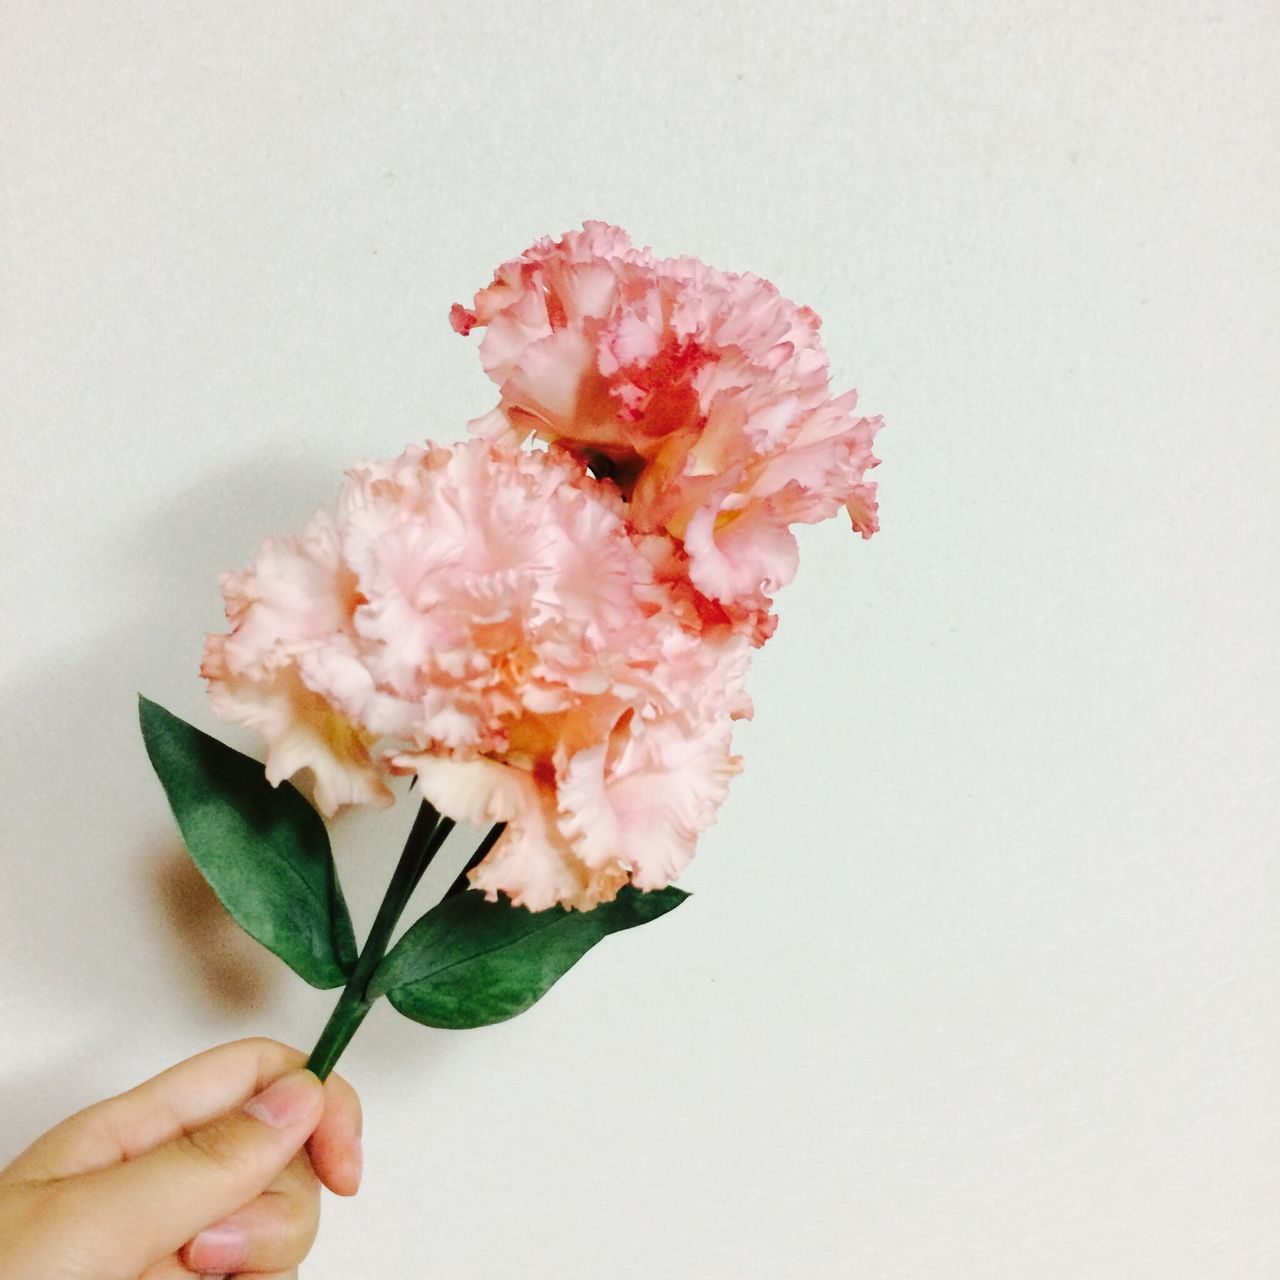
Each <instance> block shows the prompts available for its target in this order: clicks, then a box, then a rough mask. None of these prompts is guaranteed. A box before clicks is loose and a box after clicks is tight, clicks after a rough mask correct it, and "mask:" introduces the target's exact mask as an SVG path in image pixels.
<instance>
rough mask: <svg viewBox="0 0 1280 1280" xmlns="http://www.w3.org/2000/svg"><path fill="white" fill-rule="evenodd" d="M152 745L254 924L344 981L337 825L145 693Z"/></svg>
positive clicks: (347, 924)
mask: <svg viewBox="0 0 1280 1280" xmlns="http://www.w3.org/2000/svg"><path fill="white" fill-rule="evenodd" d="M138 718H139V720H140V722H141V724H142V737H143V740H144V741H145V742H146V744H147V754H148V755H149V756H150V757H151V763H152V765H153V766H154V768H155V771H156V773H157V774H158V775H159V777H160V781H161V783H163V785H164V790H165V794H166V795H167V796H168V797H169V806H170V808H172V810H173V816H174V817H175V818H177V820H178V827H179V829H180V830H181V831H182V838H183V840H184V841H185V842H186V845H187V849H188V850H189V851H190V853H191V856H192V858H193V859H194V860H195V864H196V866H197V867H199V868H200V871H201V874H202V875H203V876H204V878H205V879H206V880H207V881H208V882H209V883H210V885H212V886H213V891H214V893H216V894H217V895H218V897H219V898H220V899H221V901H222V905H223V906H224V907H226V909H227V910H228V911H229V912H230V913H231V915H232V916H233V917H234V918H235V921H236V923H237V924H238V925H240V927H241V928H242V929H244V930H245V932H246V933H248V934H250V935H251V936H252V937H254V938H256V939H257V940H258V941H259V942H261V943H262V945H263V946H264V947H266V948H267V949H268V950H269V951H273V952H275V954H276V955H278V956H279V957H280V959H281V960H283V961H284V962H285V964H287V965H288V966H289V967H290V968H291V969H293V970H294V971H295V972H297V973H298V974H300V975H301V976H302V977H303V978H305V979H306V980H307V981H308V982H309V983H310V984H311V985H312V986H313V987H320V988H321V989H322V990H323V989H327V988H330V987H340V986H342V984H343V983H344V982H345V981H346V980H347V977H348V976H349V974H350V973H351V970H352V969H353V968H354V966H355V962H356V940H355V934H354V933H353V931H352V928H351V917H350V915H349V914H348V913H347V904H346V901H345V899H344V898H343V896H342V888H341V886H340V885H339V884H338V874H337V870H336V868H335V867H334V865H333V854H332V852H331V851H330V848H329V833H328V832H327V831H326V830H325V825H324V822H323V821H322V819H321V817H320V815H319V814H318V813H317V812H316V811H315V810H314V809H313V808H312V807H311V806H310V805H309V804H308V803H307V801H306V799H305V797H304V796H303V795H302V793H301V792H300V791H298V790H297V789H296V788H295V787H292V786H290V785H289V784H288V783H285V784H284V785H282V786H280V787H273V786H272V785H271V784H270V783H269V782H268V781H267V778H266V775H265V773H264V772H263V769H262V765H261V764H259V763H258V762H257V761H256V760H253V759H250V757H249V756H245V755H241V754H240V752H238V751H234V750H233V749H232V748H231V747H228V746H226V745H225V744H224V743H221V742H219V741H218V740H217V738H213V737H210V736H209V735H208V734H207V733H202V732H201V731H200V730H199V729H197V728H195V726H194V725H189V724H187V722H186V721H185V720H180V719H179V718H178V717H177V716H175V715H174V714H173V713H172V712H170V711H166V710H165V709H164V708H163V707H162V706H160V705H159V704H157V703H155V702H152V701H151V700H150V699H148V698H144V697H141V696H139V699H138Z"/></svg>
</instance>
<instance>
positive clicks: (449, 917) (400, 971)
mask: <svg viewBox="0 0 1280 1280" xmlns="http://www.w3.org/2000/svg"><path fill="white" fill-rule="evenodd" d="M688 896H689V895H688V894H687V893H685V892H684V891H683V890H681V889H675V888H667V889H660V890H657V891H655V892H653V893H641V892H640V891H639V890H637V889H632V888H631V887H630V886H628V887H627V888H624V889H623V890H622V891H621V892H620V893H619V894H618V896H617V898H615V899H614V900H613V901H612V902H605V903H602V904H601V905H600V906H598V907H595V908H593V909H592V910H590V911H564V910H563V909H561V908H559V907H551V908H549V909H548V910H546V911H538V912H532V911H526V910H525V909H524V908H523V907H513V906H512V905H511V904H510V903H509V902H508V901H507V900H506V899H505V898H503V899H501V900H499V901H498V902H486V901H485V899H484V897H483V896H482V895H481V894H480V893H478V892H476V891H475V890H469V891H467V892H466V893H458V894H454V895H453V896H451V897H448V898H445V900H444V901H443V902H441V903H440V904H439V905H438V906H436V907H433V908H432V909H431V910H430V911H428V912H427V914H426V915H425V916H423V917H422V919H421V920H419V921H418V922H417V923H416V924H415V925H414V926H413V928H411V929H410V930H409V931H408V932H407V933H406V934H405V935H404V937H403V938H401V939H400V941H399V942H398V943H397V944H396V945H395V947H393V948H392V950H391V951H390V953H389V954H388V955H387V957H386V958H385V959H384V960H383V962H382V963H381V964H380V965H379V966H378V968H377V970H376V971H375V972H374V975H373V980H372V981H371V982H370V984H369V998H370V999H373V998H375V997H377V996H379V995H386V997H387V999H388V1000H390V1001H391V1003H392V1004H393V1005H394V1006H395V1007H396V1008H397V1009H399V1011H400V1012H401V1013H403V1014H404V1015H405V1017H406V1018H412V1019H413V1020H414V1021H415V1022H423V1023H425V1024H426V1025H427V1026H429V1027H449V1028H452V1029H456V1030H461V1029H462V1028H465V1027H485V1026H488V1025H489V1024H490V1023H493V1022H503V1021H505V1020H506V1019H507V1018H514V1017H515V1016H516V1014H517V1013H523V1012H524V1011H525V1010H526V1009H527V1008H528V1007H529V1006H530V1005H531V1004H534V1003H535V1002H536V1001H538V1000H540V999H541V998H542V997H543V996H544V995H546V993H547V991H548V990H549V989H550V988H551V986H552V984H553V983H554V982H555V981H556V980H557V979H558V978H560V977H561V976H562V975H563V974H564V973H566V972H567V971H568V970H569V969H570V968H572V966H573V965H574V964H575V963H577V961H578V960H579V959H581V957H582V956H583V955H585V954H586V953H587V952H588V951H589V950H590V949H591V948H592V947H594V946H595V944H596V943H597V942H599V941H600V939H601V938H604V937H607V936H608V935H609V934H611V933H617V932H618V931H619V930H622V929H631V928H634V927H635V926H636V925H638V924H647V923H648V922H649V921H650V920H656V919H657V918H658V917H659V916H662V915H666V913H667V912H668V911H670V910H672V909H673V908H674V907H678V906H679V905H680V904H681V903H682V902H683V901H684V900H685V899H686V898H687V897H688Z"/></svg>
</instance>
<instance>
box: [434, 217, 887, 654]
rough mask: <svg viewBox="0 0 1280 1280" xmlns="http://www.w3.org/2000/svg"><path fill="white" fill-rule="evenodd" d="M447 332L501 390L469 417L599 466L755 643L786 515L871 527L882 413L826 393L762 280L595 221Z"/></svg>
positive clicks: (814, 340)
mask: <svg viewBox="0 0 1280 1280" xmlns="http://www.w3.org/2000/svg"><path fill="white" fill-rule="evenodd" d="M451 319H452V322H453V325H454V328H456V329H457V330H458V331H459V332H460V333H463V334H465V333H468V332H470V330H471V329H472V328H473V327H476V326H486V327H487V331H486V333H485V336H484V340H483V341H482V343H481V344H480V356H481V360H482V361H483V363H484V367H485V369H486V371H487V372H488V373H489V375H490V377H492V378H493V380H494V381H495V382H497V383H498V385H499V387H500V389H501V399H500V401H499V404H498V406H497V408H496V409H495V410H493V411H492V412H491V413H490V414H488V415H486V416H485V417H483V418H480V419H477V420H476V422H474V423H473V424H472V427H473V430H475V431H477V432H478V433H479V434H481V435H483V436H485V437H487V438H490V439H514V440H521V439H524V438H526V437H527V436H529V435H531V434H532V435H535V436H537V437H538V438H539V439H541V440H545V441H549V442H553V443H558V444H560V445H562V446H564V447H566V448H568V449H570V450H571V451H572V452H573V453H574V454H575V455H576V456H578V457H580V458H582V459H583V460H584V461H586V462H588V463H589V464H590V465H591V466H592V468H593V469H594V470H596V471H597V472H598V473H601V474H606V475H609V476H612V477H613V478H614V479H615V480H616V481H617V482H618V484H619V486H620V488H621V490H622V492H623V493H624V495H625V496H626V497H627V498H628V499H629V502H630V518H631V519H632V521H633V522H634V524H635V526H636V528H637V529H638V530H640V531H641V532H662V533H667V534H670V535H672V536H673V537H675V538H676V539H679V540H680V541H681V542H682V543H683V550H684V552H685V554H687V556H688V567H687V572H688V575H689V577H690V579H691V581H692V583H693V585H694V586H695V587H696V588H697V589H698V590H699V591H700V592H701V593H702V594H703V595H704V596H705V597H707V598H709V599H710V600H714V601H716V602H718V603H719V604H720V605H721V606H722V607H723V608H724V609H725V611H726V613H727V615H728V616H729V617H730V618H732V619H733V620H734V621H735V622H737V623H738V625H739V626H740V628H741V629H743V630H745V631H746V632H747V633H748V634H751V635H752V636H753V638H754V639H755V641H756V642H757V643H760V642H762V641H763V640H764V639H765V638H766V637H767V636H768V634H769V632H770V631H771V630H772V620H771V618H770V617H769V608H770V606H771V604H772V601H771V599H770V593H771V592H773V591H775V590H777V589H778V588H779V587H781V586H783V585H784V584H785V583H787V582H788V581H789V580H790V579H791V577H792V576H793V575H794V573H795V568H796V559H797V548H796V542H795V538H794V535H793V534H792V532H791V529H790V526H791V525H793V524H796V523H814V522H816V521H819V520H824V519H826V518H827V517H828V516H831V515H834V514H835V513H836V512H837V511H838V510H839V509H840V508H841V507H842V506H843V507H845V508H846V509H847V511H848V513H849V516H850V518H851V520H852V522H853V527H854V528H855V529H857V530H859V531H860V532H861V533H862V534H863V536H864V537H869V536H870V535H871V534H872V533H873V532H874V531H875V529H876V503H875V485H874V484H872V483H870V482H868V481H867V480H866V479H865V474H866V472H867V471H868V470H869V469H870V468H871V467H873V466H875V465H876V459H875V457H874V456H873V455H872V452H871V447H872V440H873V437H874V436H875V433H876V430H877V429H878V427H879V425H880V420H879V419H878V418H858V417H855V416H854V412H853V411H854V407H855V404H856V393H854V392H852V391H850V392H847V393H846V394H844V395H841V396H837V397H834V398H833V397H832V395H831V390H830V384H829V379H828V368H827V354H826V351H825V350H824V349H823V346H822V343H821V340H820V339H819V337H818V327H819V320H818V317H817V316H816V315H815V314H814V313H813V312H812V311H810V310H809V309H808V308H807V307H799V306H796V305H795V304H794V303H792V302H789V301H787V299H785V298H783V297H782V296H781V295H780V294H779V293H778V291H777V290H776V289H775V288H774V287H773V285H771V284H769V283H768V282H767V281H765V280H761V279H760V278H758V277H757V276H752V275H734V274H730V273H727V272H721V271H716V270H713V269H712V268H710V267H708V266H706V265H704V264H703V263H701V262H699V261H698V260H697V259H695V258H674V259H655V258H654V257H653V256H652V255H651V254H650V252H649V251H648V250H647V249H646V250H641V249H634V248H632V247H631V244H630V241H629V240H628V238H627V236H626V233H625V232H623V231H621V230H619V229H618V228H616V227H610V226H607V225H605V224H604V223H601V222H588V223H586V224H585V225H584V228H583V230H582V231H580V232H579V231H573V232H569V233H568V234H567V235H565V236H564V237H562V238H561V239H560V240H557V241H552V240H550V239H544V240H540V241H538V242H537V243H536V244H535V245H533V246H532V247H531V248H530V249H528V250H526V251H525V253H523V254H522V255H521V256H520V257H519V258H516V259H514V260H513V261H511V262H507V263H505V264H504V265H503V266H501V267H499V268H498V271H497V274H496V275H495V276H494V279H493V281H492V283H491V284H490V285H489V286H488V287H487V288H484V289H482V290H481V291H480V292H479V293H477V294H476V297H475V301H474V304H473V306H472V308H471V309H467V308H464V307H461V306H455V307H454V308H453V312H452V313H451Z"/></svg>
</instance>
